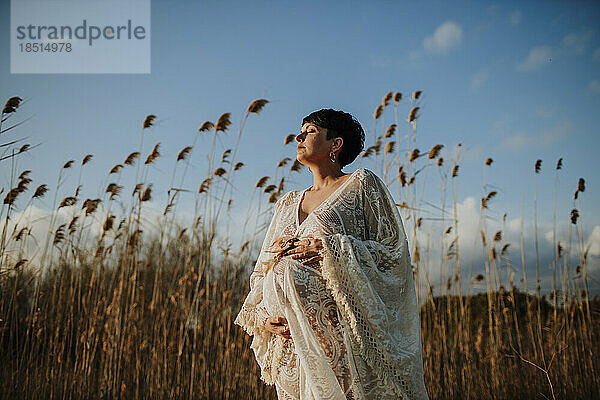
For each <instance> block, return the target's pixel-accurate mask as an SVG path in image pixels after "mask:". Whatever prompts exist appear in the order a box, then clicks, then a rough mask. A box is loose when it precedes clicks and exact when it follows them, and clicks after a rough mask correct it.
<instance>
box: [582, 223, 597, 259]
mask: <svg viewBox="0 0 600 400" xmlns="http://www.w3.org/2000/svg"><path fill="white" fill-rule="evenodd" d="M585 246H586V248H588V246H589V249H590V250H589V254H590V255H592V256H600V225H596V226H594V229H593V230H592V233H591V234H590V236H589V237H588V240H587V243H586V245H585Z"/></svg>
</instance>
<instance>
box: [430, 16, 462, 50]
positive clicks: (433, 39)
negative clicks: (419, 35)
mask: <svg viewBox="0 0 600 400" xmlns="http://www.w3.org/2000/svg"><path fill="white" fill-rule="evenodd" d="M462 36H463V34H462V28H461V27H460V26H459V25H457V24H456V23H455V22H452V21H446V22H444V23H443V24H441V25H440V26H438V27H437V28H436V30H435V31H434V32H433V34H431V35H429V36H427V37H426V38H425V39H423V48H424V49H425V50H426V51H428V52H429V53H433V54H445V53H447V52H448V51H449V50H450V49H452V48H454V47H457V46H458V45H460V42H461V41H462Z"/></svg>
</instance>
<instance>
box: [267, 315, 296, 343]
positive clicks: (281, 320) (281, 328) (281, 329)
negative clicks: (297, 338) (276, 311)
mask: <svg viewBox="0 0 600 400" xmlns="http://www.w3.org/2000/svg"><path fill="white" fill-rule="evenodd" d="M265 329H266V330H267V331H269V332H271V333H274V334H275V335H281V336H283V337H284V338H285V339H291V338H292V335H291V334H290V328H289V327H288V323H287V320H286V319H285V317H274V316H271V317H268V318H267V320H266V322H265Z"/></svg>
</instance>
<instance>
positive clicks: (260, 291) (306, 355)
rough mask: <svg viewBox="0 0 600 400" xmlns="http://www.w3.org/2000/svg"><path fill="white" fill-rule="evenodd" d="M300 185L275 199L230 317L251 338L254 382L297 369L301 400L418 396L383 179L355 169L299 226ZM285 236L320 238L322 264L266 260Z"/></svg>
mask: <svg viewBox="0 0 600 400" xmlns="http://www.w3.org/2000/svg"><path fill="white" fill-rule="evenodd" d="M306 190H308V189H305V190H303V191H290V192H287V193H286V194H285V195H284V196H282V197H281V198H280V199H279V200H278V201H277V202H276V204H275V211H274V215H273V218H272V220H271V223H270V225H269V228H268V230H267V234H266V236H265V240H264V243H263V246H262V249H261V251H260V253H259V256H258V259H257V262H256V265H255V269H254V271H253V272H252V274H251V276H250V292H249V293H248V295H247V297H246V299H245V301H244V304H243V306H242V309H241V310H240V312H239V314H238V315H237V317H236V319H235V324H237V325H240V326H242V327H243V328H244V330H245V331H246V332H247V333H248V334H250V335H253V340H252V345H251V348H252V350H253V351H254V353H255V357H256V360H257V362H258V364H259V365H260V367H261V379H262V380H263V381H264V382H265V383H267V384H271V385H272V384H275V383H278V384H279V385H281V386H282V387H285V386H286V385H291V384H293V382H291V383H290V382H286V380H293V379H297V378H296V377H295V376H293V374H292V373H291V372H289V371H295V369H294V368H295V367H296V366H299V368H300V369H301V370H302V371H301V374H302V376H303V382H305V385H306V387H307V388H308V389H305V390H301V393H302V394H301V396H300V398H302V399H304V398H307V399H309V398H310V399H312V398H314V399H348V398H352V399H387V398H389V399H398V398H400V399H428V396H427V392H426V389H425V385H424V382H423V361H422V353H421V331H420V321H419V314H418V305H417V299H416V294H415V283H414V278H413V274H412V268H411V263H410V255H409V248H408V242H407V239H406V235H405V232H404V225H403V222H402V219H401V217H400V214H399V212H398V209H397V207H396V205H395V202H394V200H393V198H392V196H391V194H390V192H389V191H388V189H387V187H386V185H385V184H384V183H383V181H382V180H381V179H380V178H379V177H378V176H377V175H376V174H375V173H373V172H372V171H370V170H368V169H366V168H359V169H358V170H356V171H354V172H353V173H352V174H351V176H350V177H348V178H347V179H346V181H345V182H343V183H342V184H341V185H340V186H339V187H338V188H337V189H336V190H335V191H334V192H333V193H332V194H331V195H330V196H329V197H328V198H327V199H325V200H324V201H323V203H321V204H320V205H319V206H317V207H316V208H315V209H314V210H313V211H312V212H311V213H310V214H308V216H307V217H306V218H305V219H304V220H303V221H301V222H300V221H299V216H298V214H299V204H300V201H301V199H302V198H303V196H304V193H305V192H306ZM286 236H289V237H298V238H302V237H306V236H312V237H319V238H321V240H322V243H323V247H324V248H323V250H322V255H323V260H322V261H321V262H320V263H319V265H317V266H305V265H303V264H302V263H301V262H300V261H296V260H293V259H291V257H283V258H281V259H280V260H279V261H278V262H277V263H274V261H273V256H274V253H273V252H269V250H270V249H271V245H272V243H273V242H274V241H275V240H276V239H278V238H281V237H286ZM269 263H271V264H273V263H274V264H275V265H274V267H273V268H270V269H269V268H267V266H268V265H269ZM267 270H268V271H267ZM269 315H274V316H285V317H286V319H287V321H288V324H289V328H290V333H291V336H292V340H287V339H285V338H283V337H282V336H281V335H275V334H272V333H270V332H268V331H266V330H265V329H264V322H265V320H266V318H267V317H268V316H269ZM292 364H293V365H292ZM290 387H291V386H290ZM290 390H291V389H290Z"/></svg>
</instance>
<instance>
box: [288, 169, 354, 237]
mask: <svg viewBox="0 0 600 400" xmlns="http://www.w3.org/2000/svg"><path fill="white" fill-rule="evenodd" d="M356 172H358V169H357V170H355V171H354V172H352V173H351V174H350V176H349V177H347V178H346V180H345V181H344V182H343V183H342V184H341V185H340V186H338V187H337V189H335V190H334V191H333V192H332V193H331V194H330V195H329V196H327V197H326V198H325V200H323V201H322V202H321V203H320V204H319V205H318V206H316V207H315V208H313V210H312V211H311V212H309V213H308V214H307V215H306V217H305V218H304V219H303V220H302V222H300V206H301V205H302V200H304V194H305V193H306V191H307V190H308V189H310V188H312V187H313V185H311V186H309V187H307V188H306V189H304V190H303V191H302V194H301V195H300V199H299V200H298V204H296V226H297V227H298V228H300V227H301V226H302V224H304V222H306V220H307V219H308V217H310V216H311V215H312V214H313V213H314V212H315V211H316V210H318V209H319V208H321V207H322V206H323V205H324V204H325V203H327V202H329V199H331V198H332V197H333V196H334V195H335V194H337V193H338V192H339V191H340V190H341V189H343V188H344V187H345V186H346V185H347V184H348V182H349V181H350V180H351V179H352V176H353V175H354V174H356Z"/></svg>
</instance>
